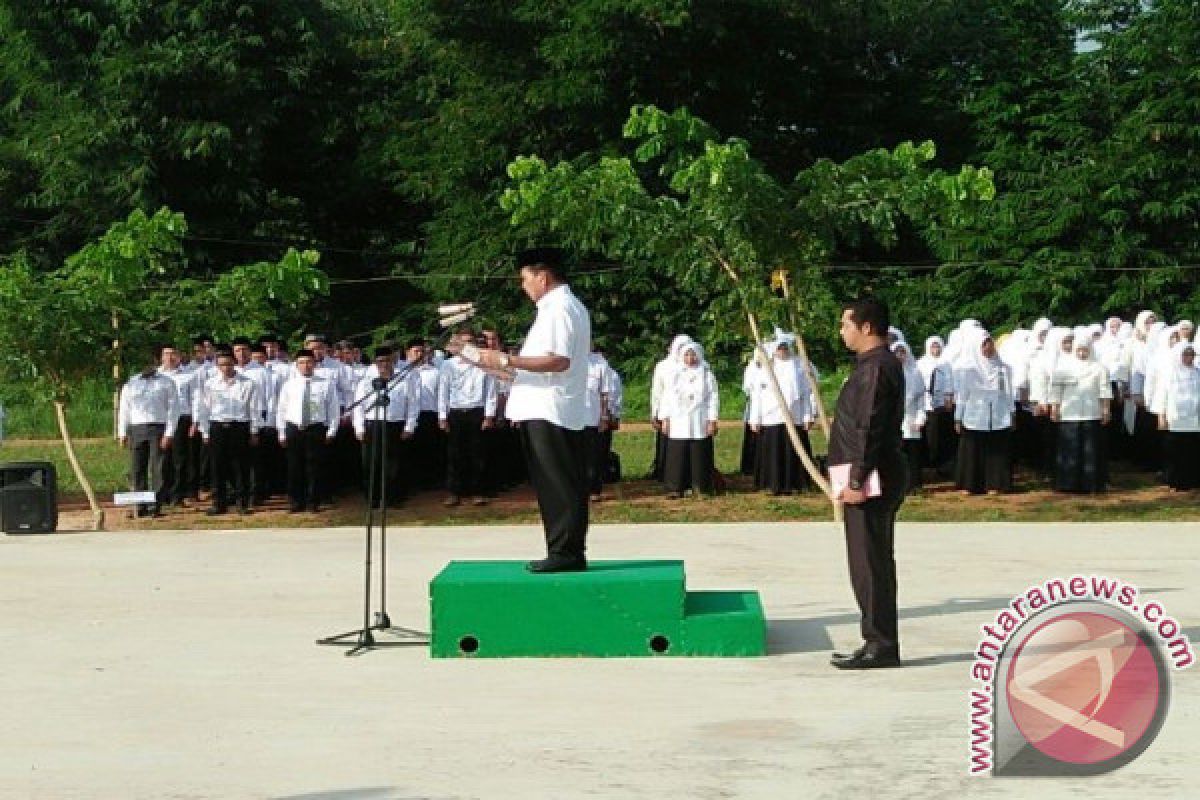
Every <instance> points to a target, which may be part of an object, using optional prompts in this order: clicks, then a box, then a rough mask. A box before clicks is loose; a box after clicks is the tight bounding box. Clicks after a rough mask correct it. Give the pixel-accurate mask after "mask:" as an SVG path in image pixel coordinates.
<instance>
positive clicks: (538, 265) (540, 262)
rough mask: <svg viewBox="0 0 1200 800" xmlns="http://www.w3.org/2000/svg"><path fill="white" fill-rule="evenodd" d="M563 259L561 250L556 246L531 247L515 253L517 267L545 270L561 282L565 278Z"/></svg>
mask: <svg viewBox="0 0 1200 800" xmlns="http://www.w3.org/2000/svg"><path fill="white" fill-rule="evenodd" d="M564 260H565V259H564V256H563V251H562V250H560V249H559V248H557V247H532V248H530V249H528V250H522V251H521V252H520V253H517V269H524V268H525V267H529V268H530V269H535V270H545V271H546V272H549V273H550V274H551V275H553V276H554V279H555V280H556V281H559V282H560V283H561V282H564V281H566V279H567V268H566V265H565V264H564Z"/></svg>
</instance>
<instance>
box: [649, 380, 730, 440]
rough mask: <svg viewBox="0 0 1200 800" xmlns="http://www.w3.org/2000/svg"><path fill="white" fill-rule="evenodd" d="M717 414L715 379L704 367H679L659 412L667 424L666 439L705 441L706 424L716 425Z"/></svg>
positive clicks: (706, 436)
mask: <svg viewBox="0 0 1200 800" xmlns="http://www.w3.org/2000/svg"><path fill="white" fill-rule="evenodd" d="M718 410H719V402H718V395H717V379H716V378H715V377H713V374H712V370H710V369H709V368H708V365H707V364H700V365H698V366H695V367H686V366H681V367H680V368H679V369H677V370H675V371H674V372H673V373H672V375H671V382H670V383H669V384H668V385H667V387H666V389H665V390H664V391H663V399H662V406H661V407H660V409H659V412H660V413H661V414H662V415H663V416H662V419H665V420H668V422H669V430H668V431H667V436H668V437H669V438H671V439H706V438H708V423H709V422H716V420H717V416H718Z"/></svg>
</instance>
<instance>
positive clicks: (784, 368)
mask: <svg viewBox="0 0 1200 800" xmlns="http://www.w3.org/2000/svg"><path fill="white" fill-rule="evenodd" d="M772 368H773V370H774V372H775V378H776V380H777V381H779V391H780V392H781V393H782V394H783V399H784V402H785V403H786V404H787V405H786V408H787V411H788V413H789V415H790V416H791V418H792V422H794V423H795V424H797V425H807V424H808V423H810V422H812V420H813V408H812V405H811V404H810V402H809V398H810V397H811V395H812V387H810V386H809V383H808V375H807V374H805V369H804V362H803V361H802V360H801V359H799V358H795V357H793V358H789V359H787V360H782V359H772ZM754 378H755V381H756V382H755V383H754V385H753V387H752V389H753V391H752V392H751V394H750V419H749V421H750V424H751V425H782V424H784V421H785V417H784V412H783V410H782V409H780V407H779V403H778V402H776V399H775V390H774V389H773V388H772V387H771V378H770V376H769V375H768V374H767V371H766V370H764V369H758V370H756V371H755V372H754Z"/></svg>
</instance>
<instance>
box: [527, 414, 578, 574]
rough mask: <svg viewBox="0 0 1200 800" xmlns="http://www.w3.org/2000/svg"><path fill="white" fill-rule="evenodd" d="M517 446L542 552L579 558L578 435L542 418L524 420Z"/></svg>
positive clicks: (576, 432)
mask: <svg viewBox="0 0 1200 800" xmlns="http://www.w3.org/2000/svg"><path fill="white" fill-rule="evenodd" d="M521 443H522V448H523V449H524V451H525V462H526V464H527V465H528V468H529V479H530V481H531V482H532V483H533V490H534V492H535V493H536V494H537V499H538V510H539V511H540V512H541V515H542V527H543V528H544V529H545V532H546V551H547V553H548V554H549V555H551V556H562V557H565V558H583V557H584V554H585V553H586V551H587V531H588V485H587V463H586V459H587V454H586V451H585V450H584V446H583V431H572V430H568V429H567V428H563V427H560V426H558V425H555V424H554V423H552V422H547V421H546V420H541V419H535V420H526V421H525V422H522V423H521Z"/></svg>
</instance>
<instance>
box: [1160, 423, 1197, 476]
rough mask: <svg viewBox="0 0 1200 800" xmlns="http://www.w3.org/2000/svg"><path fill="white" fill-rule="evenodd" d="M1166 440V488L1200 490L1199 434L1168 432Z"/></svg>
mask: <svg viewBox="0 0 1200 800" xmlns="http://www.w3.org/2000/svg"><path fill="white" fill-rule="evenodd" d="M1166 440H1167V448H1166V451H1167V459H1166V461H1167V486H1170V487H1171V488H1172V489H1179V490H1184V489H1200V457H1198V456H1197V453H1200V432H1191V431H1188V432H1183V431H1179V432H1177V431H1170V432H1168V433H1167V434H1166Z"/></svg>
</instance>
